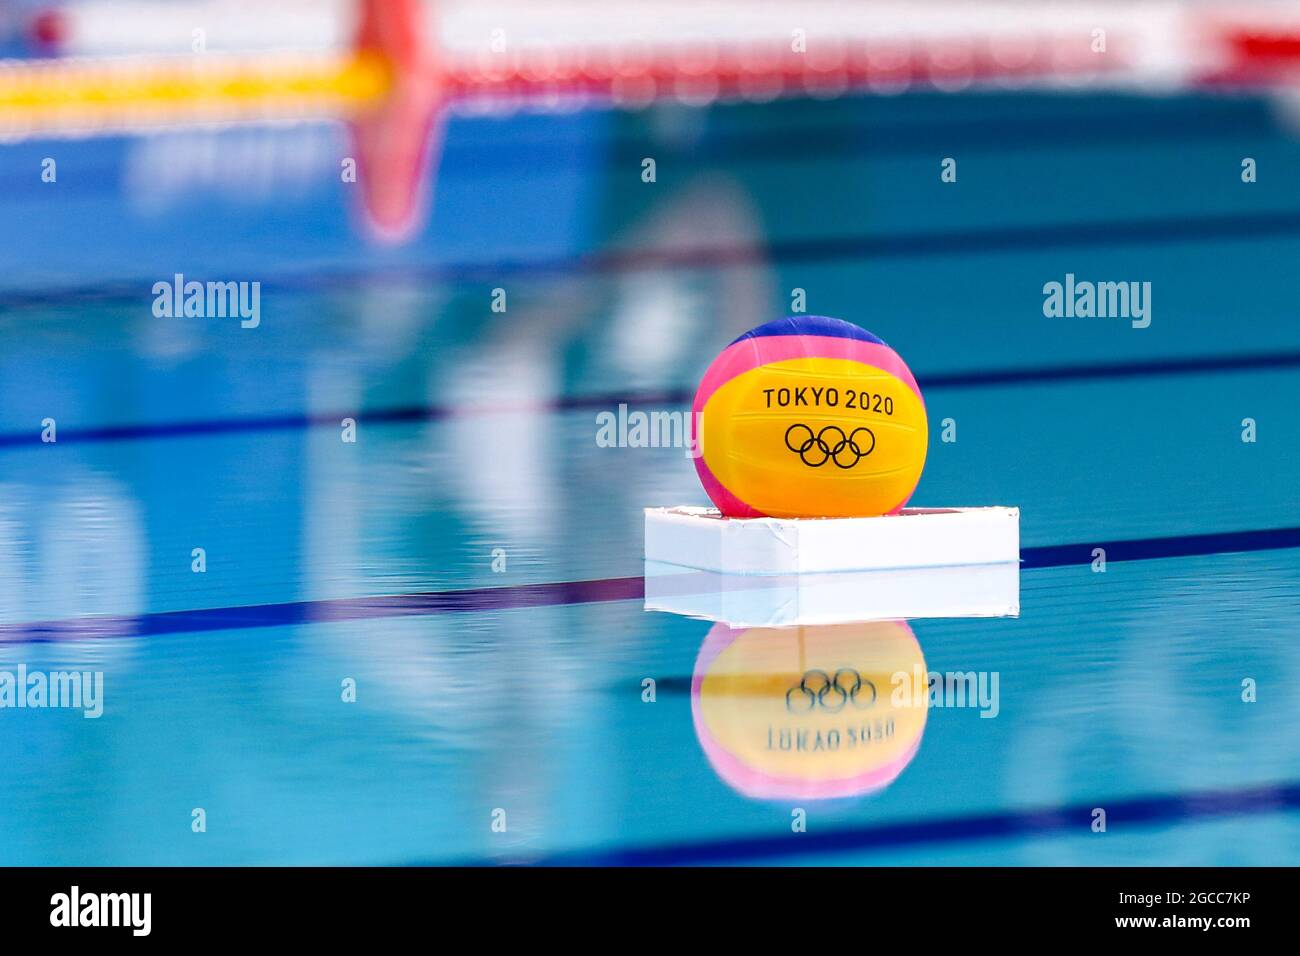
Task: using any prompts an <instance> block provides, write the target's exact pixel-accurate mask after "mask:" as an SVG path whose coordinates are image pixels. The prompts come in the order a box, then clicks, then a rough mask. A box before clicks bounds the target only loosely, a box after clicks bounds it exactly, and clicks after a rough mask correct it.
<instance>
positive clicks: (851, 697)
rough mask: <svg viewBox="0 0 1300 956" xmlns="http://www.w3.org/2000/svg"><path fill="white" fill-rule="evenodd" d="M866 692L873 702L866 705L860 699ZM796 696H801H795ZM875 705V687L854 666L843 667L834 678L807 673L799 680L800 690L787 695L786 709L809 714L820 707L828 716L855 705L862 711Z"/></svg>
mask: <svg viewBox="0 0 1300 956" xmlns="http://www.w3.org/2000/svg"><path fill="white" fill-rule="evenodd" d="M864 690H865V691H870V692H871V699H870V700H868V701H866V702H865V703H863V702H862V701H860V700H859V699H858V698H859V696H861V695H862V694H863V692H864ZM796 694H798V695H799V696H798V697H794V695H796ZM792 697H794V699H793V700H792V699H791V698H792ZM875 703H876V685H875V684H873V683H872V682H871V681H869V680H865V679H864V678H863V677H862V675H861V674H859V673H858V672H857V671H855V670H854V669H853V668H851V667H841V668H840V669H839V670H837V671H836V672H835V676H833V677H832V676H831V675H830V674H827V673H826V672H825V671H822V670H812V671H808V673H806V674H804V675H803V677H801V678H800V679H799V684H798V686H797V687H791V688H790V689H789V690H788V691H786V692H785V709H786V710H788V711H789V712H790V713H792V714H806V713H809V712H810V711H813V710H816V709H817V708H818V707H820V708H821V709H822V710H824V711H826V712H827V713H830V714H837V713H839V712H840V711H841V710H843V709H844V705H845V704H852V705H853V706H854V707H856V708H858V709H859V710H862V709H865V708H867V707H874V706H875ZM796 704H798V706H796Z"/></svg>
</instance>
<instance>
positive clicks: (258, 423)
mask: <svg viewBox="0 0 1300 956" xmlns="http://www.w3.org/2000/svg"><path fill="white" fill-rule="evenodd" d="M1294 368H1300V351H1276V352H1252V353H1246V354H1242V355H1206V356H1193V357H1187V358H1163V359H1161V358H1152V359H1138V360H1134V361H1127V362H1091V363H1077V364H1073V365H1047V366H1039V367H1036V368H1003V369H983V370H972V371H967V372H937V373H934V374H930V375H925V374H922V375H918V376H917V380H918V381H919V382H920V384H921V387H922V388H923V390H924V391H926V392H931V391H934V390H935V389H943V388H978V387H984V386H998V385H1033V384H1050V383H1052V382H1078V381H1116V380H1122V379H1130V378H1154V377H1171V376H1178V375H1207V374H1217V373H1223V374H1231V373H1234V372H1245V371H1278V370H1283V369H1294ZM694 396H695V392H694V390H693V389H689V388H666V389H658V390H653V391H644V392H633V393H628V392H610V393H604V394H596V395H573V396H565V397H561V398H556V399H553V400H550V401H538V402H531V403H526V404H519V405H514V406H477V407H476V406H473V405H408V406H401V407H397V408H387V409H376V410H373V411H368V412H357V411H338V412H331V413H328V414H326V413H321V414H312V415H306V414H298V413H289V414H281V415H260V416H256V415H252V416H246V417H240V418H224V419H210V420H207V421H201V420H200V421H180V422H154V423H145V424H136V425H105V426H100V427H94V428H76V427H69V426H67V425H64V426H61V427H60V429H59V433H58V435H59V444H68V443H76V444H84V443H87V442H114V441H138V440H143V439H152V438H187V437H196V436H205V435H230V434H252V433H257V432H274V431H302V430H305V429H308V428H320V427H329V428H338V427H339V423H340V422H341V421H342V420H343V419H345V418H352V419H355V420H356V421H357V423H358V424H365V425H392V424H404V423H410V422H433V421H444V420H446V419H451V418H466V417H472V416H479V415H490V414H495V413H498V412H501V411H512V412H523V413H527V414H538V415H541V414H548V413H551V412H566V411H582V410H593V411H602V410H612V409H617V408H618V406H619V405H621V404H622V405H627V406H628V407H629V408H635V407H642V408H645V407H656V406H657V407H662V406H668V405H689V404H690V403H691V400H692V399H693V398H694ZM40 444H42V442H41V429H40V428H38V427H35V428H31V429H28V430H27V431H21V432H0V449H3V448H14V447H21V446H25V445H40Z"/></svg>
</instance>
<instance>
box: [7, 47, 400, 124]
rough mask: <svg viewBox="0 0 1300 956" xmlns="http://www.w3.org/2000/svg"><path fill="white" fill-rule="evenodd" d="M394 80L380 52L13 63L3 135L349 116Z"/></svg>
mask: <svg viewBox="0 0 1300 956" xmlns="http://www.w3.org/2000/svg"><path fill="white" fill-rule="evenodd" d="M393 83H394V76H393V69H392V67H391V65H390V63H389V61H388V60H387V59H386V58H385V57H383V56H382V55H380V54H379V53H375V52H360V53H352V54H346V55H343V54H289V55H267V54H258V55H229V54H220V53H203V54H195V55H192V56H162V57H149V58H143V59H142V58H139V57H120V58H102V59H84V60H47V61H9V62H3V63H0V131H9V132H11V133H12V132H15V131H19V132H23V133H32V132H56V131H76V130H95V131H99V130H103V129H104V128H105V127H111V128H124V129H130V128H134V127H138V126H151V125H159V124H171V125H174V124H177V123H187V122H190V123H192V122H220V121H224V120H234V119H241V120H246V119H258V118H268V119H269V118H276V117H292V118H317V117H330V118H347V117H349V116H352V115H355V114H356V113H358V112H360V111H362V110H364V109H365V108H366V107H368V106H370V105H372V104H374V103H376V102H378V101H380V100H381V99H382V98H383V97H384V96H385V95H386V94H387V92H388V91H389V90H390V89H391V87H392V85H393Z"/></svg>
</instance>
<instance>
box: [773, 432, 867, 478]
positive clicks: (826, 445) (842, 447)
mask: <svg viewBox="0 0 1300 956" xmlns="http://www.w3.org/2000/svg"><path fill="white" fill-rule="evenodd" d="M864 432H865V433H866V437H867V438H868V439H870V441H871V443H870V444H869V445H867V446H866V447H865V448H864V447H863V445H862V442H861V441H859V439H858V436H859V435H860V434H862V433H864ZM792 435H796V436H797V440H796V441H791V436H792ZM805 435H806V436H807V437H804V436H805ZM864 441H865V439H864ZM785 447H786V448H788V449H790V450H791V451H792V452H794V453H795V454H796V455H798V456H799V459H800V460H801V461H802V462H803V463H804V464H805V465H807V466H808V467H809V468H820V467H821V466H822V465H824V464H826V462H828V461H833V462H835V464H836V466H837V467H839V468H844V469H849V468H852V467H853V466H854V465H856V464H857V463H858V462H860V461H861V460H862V459H863V458H866V457H867V456H868V455H870V454H871V453H872V452H873V451H874V450H875V448H876V433H875V432H873V431H872V430H871V429H870V428H867V427H865V426H861V427H858V428H855V429H853V431H851V432H849V433H848V434H847V435H846V434H844V429H842V428H840V427H839V426H838V425H827V426H826V427H825V428H823V429H822V430H821V431H819V432H818V433H817V434H816V435H814V434H813V430H812V429H811V428H809V427H808V426H807V425H798V424H796V425H791V426H790V427H789V428H787V429H786V430H785ZM850 455H852V456H853V457H852V458H850V457H849V456H850ZM810 456H811V457H810Z"/></svg>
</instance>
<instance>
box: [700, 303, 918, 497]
mask: <svg viewBox="0 0 1300 956" xmlns="http://www.w3.org/2000/svg"><path fill="white" fill-rule="evenodd" d="M692 410H693V412H694V414H693V415H692V432H693V437H694V438H695V439H696V440H697V441H698V442H699V446H698V447H699V448H700V449H701V452H702V453H701V454H700V455H699V456H698V457H697V458H696V459H695V468H696V470H697V471H698V472H699V474H700V480H701V481H702V482H703V483H704V489H705V491H707V492H708V495H709V497H710V498H711V499H713V503H714V504H715V505H717V506H718V508H719V509H720V510H721V511H722V513H723V514H725V515H728V516H730V517H734V518H752V517H757V516H761V515H771V516H773V517H778V518H829V517H854V516H863V515H880V514H890V513H893V512H895V511H898V510H899V509H900V508H902V507H903V505H905V504H906V503H907V499H908V498H910V497H911V496H912V492H913V491H914V490H915V489H916V484H917V482H918V481H920V479H921V469H922V468H923V467H924V466H925V452H926V443H927V442H928V440H929V430H928V426H927V423H926V417H925V403H924V402H923V401H922V399H921V392H920V389H918V388H917V385H916V380H915V379H914V378H913V377H912V373H911V372H910V371H909V370H908V368H907V365H906V364H905V363H904V362H903V360H902V359H901V358H899V356H898V353H897V352H895V351H894V350H893V349H891V348H890V347H889V346H888V345H886V344H885V343H884V342H882V341H880V339H878V338H876V337H875V336H874V335H872V334H871V333H870V332H867V331H864V330H863V329H860V328H858V327H857V326H856V325H852V324H850V323H848V322H842V321H840V320H839V319H828V318H825V317H823V316H813V315H807V316H795V317H792V318H787V319H778V320H777V321H775V322H769V323H767V324H766V325H761V326H759V327H758V328H756V329H753V330H751V331H749V332H746V333H745V334H744V335H742V336H741V337H740V338H738V339H736V341H734V342H732V343H731V344H730V345H729V346H727V347H726V349H724V350H723V352H722V354H721V355H719V356H718V357H717V358H716V359H715V360H714V361H713V364H712V365H710V366H709V369H708V371H707V372H705V373H704V379H703V380H702V381H701V382H700V387H699V390H698V391H697V392H696V393H695V404H694V407H693V409H692ZM696 429H698V433H696V432H695V430H696Z"/></svg>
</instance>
